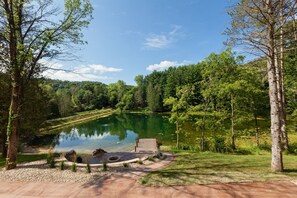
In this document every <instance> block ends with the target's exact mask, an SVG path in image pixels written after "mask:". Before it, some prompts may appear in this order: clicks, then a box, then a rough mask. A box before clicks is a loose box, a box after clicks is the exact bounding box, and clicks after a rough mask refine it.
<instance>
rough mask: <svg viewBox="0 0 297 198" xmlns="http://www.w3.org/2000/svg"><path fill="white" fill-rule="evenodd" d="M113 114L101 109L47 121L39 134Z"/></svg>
mask: <svg viewBox="0 0 297 198" xmlns="http://www.w3.org/2000/svg"><path fill="white" fill-rule="evenodd" d="M112 113H113V110H112V109H101V110H91V111H84V112H78V113H75V114H74V115H72V116H68V117H63V118H57V119H52V120H47V121H46V122H45V124H44V127H43V128H42V129H40V131H41V132H43V133H45V132H48V131H50V130H55V129H59V128H62V127H65V126H69V125H73V124H78V123H82V122H86V121H90V120H94V119H98V118H102V117H107V116H110V115H111V114H112Z"/></svg>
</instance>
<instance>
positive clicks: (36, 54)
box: [0, 0, 92, 170]
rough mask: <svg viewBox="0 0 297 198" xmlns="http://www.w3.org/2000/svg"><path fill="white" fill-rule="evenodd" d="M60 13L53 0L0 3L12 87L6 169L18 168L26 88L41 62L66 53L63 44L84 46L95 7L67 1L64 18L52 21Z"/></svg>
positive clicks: (0, 34)
mask: <svg viewBox="0 0 297 198" xmlns="http://www.w3.org/2000/svg"><path fill="white" fill-rule="evenodd" d="M60 13H61V11H60V10H59V9H57V8H55V6H54V5H53V1H52V0H41V1H39V0H38V1H37V0H36V1H34V0H33V1H25V0H14V1H10V0H0V40H1V43H2V44H4V46H5V49H7V51H6V53H7V52H8V54H9V58H8V60H7V61H3V60H2V59H1V64H0V65H1V67H5V71H7V73H8V74H9V76H10V82H11V86H12V91H11V102H10V109H9V117H8V124H7V144H8V153H7V161H6V169H7V170H9V169H13V168H15V167H16V154H17V143H18V135H19V134H21V131H20V129H21V122H20V120H21V116H22V114H21V112H22V109H23V108H25V106H23V105H22V104H23V103H24V99H25V98H24V96H25V93H24V92H25V87H26V86H28V84H29V83H30V82H31V80H32V79H33V78H34V77H36V76H38V74H40V72H41V71H42V64H40V60H41V59H44V58H54V57H57V56H58V55H60V54H61V53H63V49H62V47H63V44H64V47H66V45H67V46H69V45H70V44H71V43H73V44H83V41H82V40H81V36H82V35H81V29H82V28H84V27H87V25H88V24H89V22H90V18H91V13H92V6H91V4H90V3H89V1H88V0H65V9H64V13H63V14H64V15H63V17H62V18H61V19H59V20H51V19H50V18H53V16H56V15H59V14H60ZM4 53H5V52H4ZM2 69H3V68H1V69H0V70H2Z"/></svg>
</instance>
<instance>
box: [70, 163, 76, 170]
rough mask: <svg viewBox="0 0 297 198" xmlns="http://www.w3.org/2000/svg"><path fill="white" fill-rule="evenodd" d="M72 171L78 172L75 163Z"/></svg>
mask: <svg viewBox="0 0 297 198" xmlns="http://www.w3.org/2000/svg"><path fill="white" fill-rule="evenodd" d="M71 171H72V172H76V171H77V168H76V164H75V163H73V164H72V166H71Z"/></svg>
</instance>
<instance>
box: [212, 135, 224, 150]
mask: <svg viewBox="0 0 297 198" xmlns="http://www.w3.org/2000/svg"><path fill="white" fill-rule="evenodd" d="M213 144H214V148H213V149H214V151H215V152H218V153H224V152H226V149H227V148H226V144H225V137H223V136H215V137H213Z"/></svg>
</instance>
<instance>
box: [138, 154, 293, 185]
mask: <svg viewBox="0 0 297 198" xmlns="http://www.w3.org/2000/svg"><path fill="white" fill-rule="evenodd" d="M270 160H271V154H264V155H234V154H221V153H212V152H191V151H178V152H176V159H175V162H173V163H172V164H170V165H169V166H168V167H166V168H164V169H162V170H160V171H155V172H152V173H150V174H148V175H146V176H144V177H142V178H141V183H142V184H144V185H153V186H164V185H187V184H194V183H195V184H210V183H227V182H248V181H268V180H283V179H289V180H297V155H284V166H285V171H284V172H283V173H272V172H271V171H270Z"/></svg>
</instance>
